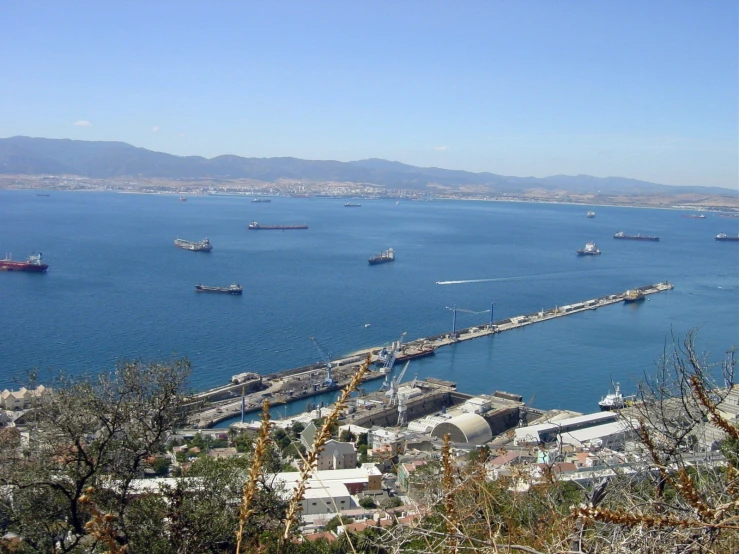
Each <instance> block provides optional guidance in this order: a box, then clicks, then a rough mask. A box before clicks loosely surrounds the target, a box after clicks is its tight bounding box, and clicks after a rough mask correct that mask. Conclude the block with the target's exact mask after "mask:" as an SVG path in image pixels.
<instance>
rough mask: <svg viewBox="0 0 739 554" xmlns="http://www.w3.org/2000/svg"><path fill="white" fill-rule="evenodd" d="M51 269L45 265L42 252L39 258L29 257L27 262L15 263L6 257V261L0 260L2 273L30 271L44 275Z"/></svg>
mask: <svg viewBox="0 0 739 554" xmlns="http://www.w3.org/2000/svg"><path fill="white" fill-rule="evenodd" d="M47 269H49V266H48V264H45V263H43V261H42V259H41V252H39V253H38V256H28V259H27V260H26V261H25V262H15V261H13V260H11V259H10V256H9V255H8V256H6V257H5V259H4V260H0V271H29V272H31V273H44V272H45V271H46V270H47Z"/></svg>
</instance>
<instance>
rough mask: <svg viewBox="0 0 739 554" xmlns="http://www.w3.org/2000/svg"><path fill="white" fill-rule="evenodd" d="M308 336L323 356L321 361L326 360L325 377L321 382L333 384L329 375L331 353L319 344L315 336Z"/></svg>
mask: <svg viewBox="0 0 739 554" xmlns="http://www.w3.org/2000/svg"><path fill="white" fill-rule="evenodd" d="M308 338H309V339H310V340H311V341H313V344H315V345H316V348H317V349H318V351H319V352H320V353H321V356H323V361H324V362H326V379H325V380H324V381H323V384H324V385H326V386H327V387H332V386H334V385H335V384H336V382H335V381H334V378H333V376H332V375H331V354H330V353H329V352H328V351H327V350H326V349H325V348H324V347H323V346H321V344H320V343H319V342H318V341H317V340H316V339H315V337H308Z"/></svg>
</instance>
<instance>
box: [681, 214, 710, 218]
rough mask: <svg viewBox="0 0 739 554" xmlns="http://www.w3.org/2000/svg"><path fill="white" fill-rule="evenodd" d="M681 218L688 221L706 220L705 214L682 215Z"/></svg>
mask: <svg viewBox="0 0 739 554" xmlns="http://www.w3.org/2000/svg"><path fill="white" fill-rule="evenodd" d="M683 217H687V218H688V219H706V216H705V214H683Z"/></svg>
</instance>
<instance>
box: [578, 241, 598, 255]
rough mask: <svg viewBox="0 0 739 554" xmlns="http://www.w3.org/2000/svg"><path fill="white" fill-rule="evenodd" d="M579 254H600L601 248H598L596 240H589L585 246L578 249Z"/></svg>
mask: <svg viewBox="0 0 739 554" xmlns="http://www.w3.org/2000/svg"><path fill="white" fill-rule="evenodd" d="M577 255H578V256H599V255H600V250H598V247H597V246H596V245H595V243H594V242H592V241H591V242H588V243H586V244H585V246H584V247H583V248H582V249H581V250H578V251H577Z"/></svg>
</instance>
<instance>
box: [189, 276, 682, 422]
mask: <svg viewBox="0 0 739 554" xmlns="http://www.w3.org/2000/svg"><path fill="white" fill-rule="evenodd" d="M673 288H674V285H672V284H670V283H668V282H666V281H665V282H664V283H657V284H654V285H646V286H643V287H638V288H636V289H633V290H636V291H638V292H640V293H641V294H643V295H644V296H648V295H650V294H656V293H658V292H663V291H667V290H672V289H673ZM626 292H627V291H624V292H622V293H618V294H610V295H608V296H601V297H600V298H594V299H591V300H584V301H582V302H576V303H574V304H569V305H566V306H556V307H554V308H551V309H549V310H542V311H540V312H535V313H532V314H526V315H520V316H516V317H511V318H508V319H503V320H500V321H494V322H492V323H491V324H487V325H479V326H476V327H468V328H465V329H459V330H457V331H456V332H455V333H447V334H443V335H437V336H433V337H427V338H423V339H417V340H414V341H410V342H408V343H406V344H403V345H402V352H400V353H399V358H401V359H402V356H403V355H405V356H408V357H413V355H414V353H418V352H421V351H429V350H430V351H432V352H433V350H434V349H436V348H439V347H442V346H447V345H450V344H454V343H457V342H460V341H466V340H471V339H476V338H479V337H486V336H491V335H494V334H497V333H502V332H503V331H509V330H511V329H518V328H521V327H525V326H527V325H533V324H534V323H540V322H543V321H548V320H550V319H555V318H558V317H564V316H568V315H572V314H577V313H580V312H584V311H586V310H596V309H598V308H601V307H605V306H610V305H613V304H618V303H619V302H623V301H624V298H625V297H626ZM381 350H382V348H381V347H375V348H367V349H364V350H360V351H358V352H355V353H353V354H352V355H350V356H346V357H344V358H340V359H337V360H333V361H332V362H331V368H332V372H333V374H334V375H333V377H334V379H335V381H336V383H335V384H333V385H331V386H327V385H326V384H325V383H322V380H323V379H324V377H325V375H326V366H325V364H313V365H309V366H304V367H299V368H294V369H289V370H285V371H280V372H277V373H272V374H270V375H263V376H256V375H255V374H242V375H244V376H245V377H246V376H248V377H249V378H244V380H243V381H241V382H238V383H237V382H235V381H238V379H236V378H237V377H239V376H234V379H233V380H232V383H229V384H228V385H225V386H222V387H216V388H214V389H211V390H209V391H205V392H203V393H200V394H198V395H197V397H196V398H195V399H197V400H207V401H208V402H209V405H208V406H207V408H204V409H202V410H200V411H197V412H196V413H193V414H192V415H191V416H190V423H191V424H192V425H194V426H195V427H201V428H202V427H210V426H212V425H214V424H215V423H218V422H219V421H222V420H224V419H228V418H230V417H233V416H235V415H237V414H238V413H240V411H241V399H240V397H238V392H237V391H240V390H241V389H242V386H245V387H246V392H248V394H246V395H245V397H244V403H245V408H246V410H245V411H246V412H254V411H257V410H259V409H261V404H262V401H263V400H264V399H265V398H269V400H270V403H271V404H272V405H280V404H286V403H289V402H294V401H297V400H302V399H305V398H308V397H311V396H315V395H318V394H323V393H325V392H330V391H333V390H338V389H340V388H343V387H344V386H346V384H348V382H349V380H350V379H351V376H352V375H353V373H354V372H355V371H356V370H357V368H358V367H359V366H360V364H361V363H362V361H363V360H365V359H366V357H367V356H368V355H369V356H370V359H371V360H372V361H376V360H377V359H378V356H379V354H380V351H381ZM384 377H385V375H384V374H381V373H379V372H377V371H373V372H370V373H369V374H368V375H367V377H366V379H365V380H372V379H381V378H384Z"/></svg>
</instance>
